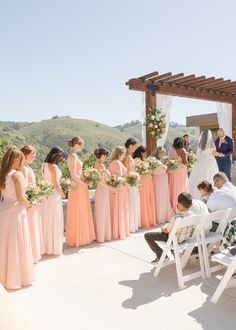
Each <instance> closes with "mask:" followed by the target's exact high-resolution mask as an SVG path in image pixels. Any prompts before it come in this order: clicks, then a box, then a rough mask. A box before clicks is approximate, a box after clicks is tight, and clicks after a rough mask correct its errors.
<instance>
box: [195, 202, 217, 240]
mask: <svg viewBox="0 0 236 330" xmlns="http://www.w3.org/2000/svg"><path fill="white" fill-rule="evenodd" d="M190 211H191V212H193V214H194V215H205V214H209V211H208V208H207V206H206V204H205V203H204V202H203V201H200V200H198V199H193V200H192V207H191V209H190ZM203 228H204V231H205V234H206V235H208V233H209V230H210V229H211V228H212V222H211V221H208V222H207V223H205V224H204V227H203Z"/></svg>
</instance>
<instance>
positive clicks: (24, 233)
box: [0, 170, 34, 289]
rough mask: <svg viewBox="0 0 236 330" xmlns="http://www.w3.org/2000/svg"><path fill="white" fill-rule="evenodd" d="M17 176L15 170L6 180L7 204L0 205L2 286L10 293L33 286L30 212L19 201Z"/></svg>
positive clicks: (5, 194) (0, 267) (4, 195)
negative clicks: (28, 213) (14, 177)
mask: <svg viewBox="0 0 236 330" xmlns="http://www.w3.org/2000/svg"><path fill="white" fill-rule="evenodd" d="M14 173H16V171H15V170H12V171H10V172H9V173H8V175H7V177H6V188H5V190H4V191H3V198H4V200H3V201H2V202H0V283H1V284H2V285H3V286H4V287H6V288H7V289H19V288H21V287H22V286H28V285H31V284H32V283H33V282H34V270H33V257H32V249H31V242H30V236H29V227H28V219H27V212H26V208H25V206H23V205H21V204H20V203H19V202H18V200H17V197H16V190H15V184H14V182H13V180H12V175H13V174H14ZM22 176H23V175H22ZM25 187H26V183H25Z"/></svg>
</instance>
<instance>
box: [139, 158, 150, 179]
mask: <svg viewBox="0 0 236 330" xmlns="http://www.w3.org/2000/svg"><path fill="white" fill-rule="evenodd" d="M135 171H136V172H137V173H138V174H140V175H144V176H145V175H150V174H151V172H152V170H151V169H150V165H149V162H148V161H146V160H136V161H135Z"/></svg>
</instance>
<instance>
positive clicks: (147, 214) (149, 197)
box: [140, 174, 157, 228]
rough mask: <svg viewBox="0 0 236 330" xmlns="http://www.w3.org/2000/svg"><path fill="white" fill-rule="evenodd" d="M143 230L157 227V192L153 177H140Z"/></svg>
mask: <svg viewBox="0 0 236 330" xmlns="http://www.w3.org/2000/svg"><path fill="white" fill-rule="evenodd" d="M140 177H141V189H140V203H141V228H150V227H155V226H157V220H156V206H155V192H154V184H153V179H152V175H151V174H150V175H140Z"/></svg>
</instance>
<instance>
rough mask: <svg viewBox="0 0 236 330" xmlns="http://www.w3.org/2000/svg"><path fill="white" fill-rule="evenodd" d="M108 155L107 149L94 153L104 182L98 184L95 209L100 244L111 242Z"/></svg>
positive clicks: (95, 222)
mask: <svg viewBox="0 0 236 330" xmlns="http://www.w3.org/2000/svg"><path fill="white" fill-rule="evenodd" d="M108 154H109V151H108V150H107V149H105V148H97V149H95V151H94V155H95V157H96V163H95V168H96V169H98V170H99V171H101V173H102V181H100V182H99V183H98V185H97V189H96V193H95V207H94V224H95V231H96V240H97V241H98V242H99V243H104V242H105V241H110V240H111V214H110V189H109V186H108V185H107V184H106V183H105V181H106V179H108V178H109V177H110V172H109V171H108V169H106V167H105V165H104V163H105V162H106V160H107V157H108Z"/></svg>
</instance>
